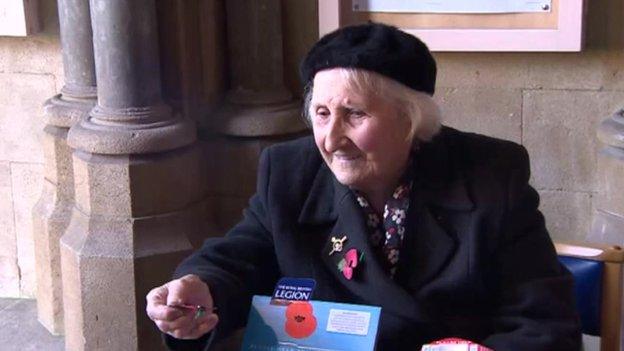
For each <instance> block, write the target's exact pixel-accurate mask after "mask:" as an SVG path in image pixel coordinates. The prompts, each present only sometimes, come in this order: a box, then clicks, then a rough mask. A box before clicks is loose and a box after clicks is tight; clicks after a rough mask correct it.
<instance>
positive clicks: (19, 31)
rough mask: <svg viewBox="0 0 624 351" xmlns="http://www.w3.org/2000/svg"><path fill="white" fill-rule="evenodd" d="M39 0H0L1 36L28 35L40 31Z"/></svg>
mask: <svg viewBox="0 0 624 351" xmlns="http://www.w3.org/2000/svg"><path fill="white" fill-rule="evenodd" d="M37 8H38V6H37V0H0V36H18V37H21V36H27V35H29V34H34V33H36V32H38V31H39V29H40V24H39V16H38V11H37Z"/></svg>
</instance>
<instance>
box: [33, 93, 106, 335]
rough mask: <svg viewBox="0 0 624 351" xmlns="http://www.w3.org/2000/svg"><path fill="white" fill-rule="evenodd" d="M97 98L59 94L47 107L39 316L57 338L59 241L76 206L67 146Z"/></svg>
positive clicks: (36, 212)
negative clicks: (74, 127)
mask: <svg viewBox="0 0 624 351" xmlns="http://www.w3.org/2000/svg"><path fill="white" fill-rule="evenodd" d="M94 104H95V99H91V100H88V99H86V98H85V99H77V98H71V97H66V96H62V95H56V96H54V97H52V98H51V99H48V100H47V101H46V102H45V103H44V105H43V110H44V116H45V119H46V123H47V124H48V125H47V126H46V127H45V128H44V133H43V138H42V146H43V152H44V158H45V168H44V182H43V192H42V194H41V197H40V198H39V201H38V202H37V204H36V205H35V207H34V209H33V214H32V215H33V237H34V243H35V271H36V274H37V316H38V319H39V322H40V323H41V324H42V325H43V326H44V327H45V328H46V329H48V331H49V332H50V333H52V334H54V335H59V334H63V289H62V282H61V261H60V259H61V258H60V251H59V240H60V238H61V236H62V235H63V234H64V233H65V229H66V228H67V225H68V224H69V219H70V216H71V209H72V207H73V205H74V199H73V198H74V180H73V179H74V178H73V167H72V156H71V155H72V150H71V148H70V147H69V146H68V145H67V132H68V130H69V127H70V126H71V125H72V124H74V123H76V122H78V121H80V120H81V119H83V118H85V116H87V114H88V113H89V111H90V110H91V109H92V108H93V106H94Z"/></svg>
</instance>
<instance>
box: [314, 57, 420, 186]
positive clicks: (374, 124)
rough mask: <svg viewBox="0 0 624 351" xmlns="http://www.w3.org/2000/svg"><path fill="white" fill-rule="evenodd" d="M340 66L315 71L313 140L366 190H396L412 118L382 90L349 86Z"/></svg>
mask: <svg viewBox="0 0 624 351" xmlns="http://www.w3.org/2000/svg"><path fill="white" fill-rule="evenodd" d="M340 71H341V69H339V68H338V69H330V70H323V71H320V72H318V73H317V74H316V76H314V89H313V92H312V100H311V103H310V111H309V114H310V119H311V123H312V128H313V131H314V140H315V142H316V146H317V147H318V149H319V151H320V152H321V155H322V156H323V159H325V162H326V163H327V165H328V166H329V168H330V169H331V171H332V172H333V173H334V175H335V176H336V178H337V179H338V181H339V182H340V183H342V184H344V185H346V186H349V187H351V188H354V189H357V190H359V191H362V192H364V193H365V194H375V193H378V192H379V191H392V190H393V189H394V187H395V186H396V185H397V183H398V180H399V178H400V177H401V174H402V173H403V171H404V169H405V166H406V164H407V159H408V156H409V152H410V148H411V139H409V138H408V135H409V132H410V122H409V120H408V119H407V118H405V117H403V116H401V115H400V114H399V112H398V111H399V110H398V109H397V108H396V106H394V105H393V104H392V103H391V102H390V101H388V99H385V98H384V97H383V92H372V91H369V92H360V91H354V90H353V89H350V88H349V85H348V82H347V80H346V79H345V78H344V77H343V74H341V72H340Z"/></svg>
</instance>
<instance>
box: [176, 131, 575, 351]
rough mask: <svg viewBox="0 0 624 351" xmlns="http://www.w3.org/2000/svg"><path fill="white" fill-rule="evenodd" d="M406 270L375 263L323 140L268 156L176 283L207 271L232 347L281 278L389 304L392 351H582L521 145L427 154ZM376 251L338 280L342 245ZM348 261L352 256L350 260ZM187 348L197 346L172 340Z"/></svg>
mask: <svg viewBox="0 0 624 351" xmlns="http://www.w3.org/2000/svg"><path fill="white" fill-rule="evenodd" d="M413 167H415V169H414V173H413V174H415V178H414V186H413V191H412V198H411V205H410V209H409V212H408V216H407V218H408V220H407V227H406V234H405V239H404V243H403V249H402V251H401V259H400V261H399V268H398V270H397V273H396V277H395V279H394V280H391V279H389V277H388V275H387V273H386V272H385V271H384V270H383V268H382V266H381V265H380V264H378V262H377V261H376V259H375V254H374V251H373V249H372V248H371V246H370V244H369V241H368V239H367V235H368V232H367V228H366V225H365V221H364V215H363V211H362V210H361V209H360V208H359V206H358V204H357V203H356V201H355V198H354V196H353V193H352V192H351V191H350V190H349V189H348V188H346V187H345V186H343V185H341V184H339V183H338V182H337V181H336V179H335V178H334V176H333V174H332V173H331V171H330V170H329V168H328V167H327V166H326V165H325V163H324V162H323V160H322V158H321V156H320V154H319V152H318V151H317V148H316V146H315V145H314V141H313V139H312V138H311V137H306V138H302V139H299V140H295V141H292V142H288V143H284V144H279V145H275V146H272V147H270V148H268V149H267V150H265V151H264V152H263V153H262V156H261V158H260V166H259V173H258V184H257V193H256V194H255V195H254V196H253V197H252V199H251V200H250V204H249V207H248V208H247V209H246V210H245V213H244V219H243V220H242V221H241V222H240V223H239V224H238V225H236V226H235V227H234V228H233V229H232V230H230V231H229V232H228V234H227V235H226V236H225V237H224V238H217V239H209V240H207V241H206V242H205V244H204V246H203V247H202V248H201V249H200V250H199V251H197V252H196V253H194V254H193V255H192V256H191V257H189V258H188V259H186V260H185V261H184V262H183V263H182V264H181V265H180V267H179V268H178V269H177V271H176V276H182V275H184V274H189V273H193V274H197V275H199V276H200V277H202V279H203V280H204V281H206V282H207V283H208V284H209V286H210V289H211V291H212V293H213V296H214V299H215V303H216V305H217V306H218V311H219V312H218V313H219V317H220V322H219V325H218V327H217V329H216V330H215V332H213V333H212V335H213V337H214V338H211V340H210V341H213V340H212V339H218V338H220V337H221V336H223V335H225V334H227V333H229V332H230V331H232V330H234V329H236V328H239V327H241V326H243V325H244V324H245V321H246V318H247V312H248V308H249V302H250V296H251V295H252V294H265V295H271V293H272V291H273V287H274V285H275V283H276V281H277V279H279V278H280V277H309V278H313V279H315V280H316V283H317V285H316V290H315V292H314V299H316V300H325V301H339V302H349V303H358V304H368V305H377V306H381V307H382V315H381V323H380V329H379V337H378V344H377V345H378V348H377V349H378V350H382V351H385V350H420V345H421V344H423V343H426V342H429V341H432V340H435V339H438V338H443V337H450V336H457V337H463V338H466V339H470V340H473V341H477V342H480V343H482V344H484V345H486V346H489V347H490V348H493V349H495V350H497V351H506V350H519V351H529V350H530V351H539V350H544V351H546V350H547V351H555V350H579V349H580V331H579V329H580V327H579V322H578V318H577V316H576V312H575V308H574V298H573V292H572V278H571V276H570V275H569V273H568V272H567V271H566V270H565V269H564V268H562V267H561V265H560V264H559V263H558V261H557V258H556V254H555V251H554V248H553V245H552V242H551V240H550V238H549V235H548V233H547V231H546V228H545V225H544V218H543V216H542V214H541V213H540V212H539V211H538V209H537V207H538V203H539V197H538V195H537V193H536V191H535V190H534V189H533V188H532V187H530V186H529V185H528V180H529V161H528V155H527V153H526V150H525V149H524V148H523V147H522V146H519V145H517V144H514V143H511V142H507V141H502V140H497V139H493V138H488V137H485V136H481V135H476V134H470V133H463V132H459V131H456V130H454V129H451V128H443V129H442V131H441V133H440V134H439V135H438V136H436V137H435V138H434V140H433V141H432V142H430V143H426V144H424V145H421V148H420V150H419V151H418V152H417V153H416V155H415V160H414V162H413ZM343 235H346V236H347V237H348V240H347V241H346V243H345V248H344V250H345V251H346V250H348V249H350V248H356V249H358V250H359V251H361V252H363V253H364V257H365V260H364V264H363V265H362V266H358V268H357V271H356V272H357V276H356V278H355V279H353V280H351V281H349V280H346V279H345V278H344V277H343V276H342V273H341V272H339V271H338V269H337V264H338V260H339V259H340V256H341V255H331V256H330V255H329V251H330V250H331V240H330V239H331V237H332V236H339V237H342V236H343ZM343 252H344V251H343ZM168 344H169V345H170V346H172V347H173V348H176V347H181V346H183V343H181V342H179V341H177V340H175V339H169V340H168Z"/></svg>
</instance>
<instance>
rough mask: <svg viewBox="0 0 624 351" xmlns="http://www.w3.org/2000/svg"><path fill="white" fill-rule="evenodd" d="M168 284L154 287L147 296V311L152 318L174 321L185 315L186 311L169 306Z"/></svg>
mask: <svg viewBox="0 0 624 351" xmlns="http://www.w3.org/2000/svg"><path fill="white" fill-rule="evenodd" d="M167 295H168V289H167V285H163V286H159V287H157V288H154V289H152V290H151V291H150V292H149V293H148V294H147V297H146V300H147V307H146V309H145V310H146V312H147V315H148V316H149V317H150V319H151V320H153V321H154V322H155V321H157V320H164V321H173V320H175V319H178V318H180V317H181V316H183V315H184V312H182V311H180V310H178V309H176V308H171V307H169V306H167V304H166V303H167Z"/></svg>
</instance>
